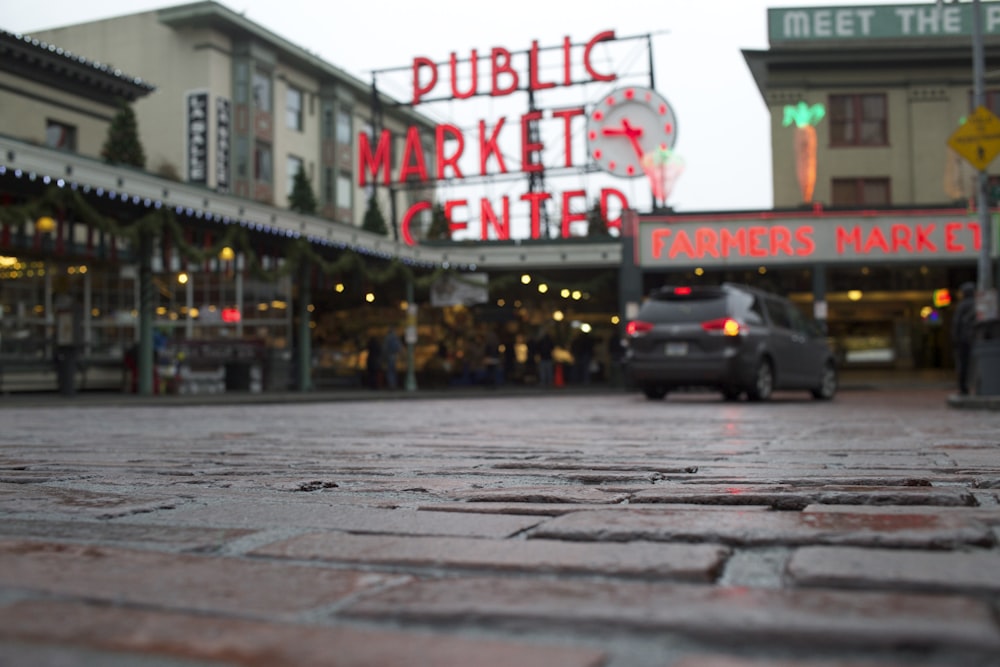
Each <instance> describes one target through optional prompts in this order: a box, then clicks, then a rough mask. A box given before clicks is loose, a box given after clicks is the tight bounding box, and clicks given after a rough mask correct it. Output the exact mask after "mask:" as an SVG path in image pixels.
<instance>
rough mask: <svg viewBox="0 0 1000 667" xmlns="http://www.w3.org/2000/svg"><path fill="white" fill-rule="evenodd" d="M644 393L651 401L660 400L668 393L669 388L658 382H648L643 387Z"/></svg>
mask: <svg viewBox="0 0 1000 667" xmlns="http://www.w3.org/2000/svg"><path fill="white" fill-rule="evenodd" d="M642 393H643V394H645V395H646V398H648V399H649V400H651V401H659V400H662V399H663V397H664V396H666V395H667V388H666V387H663V386H661V385H658V384H648V385H646V386H644V387H643V388H642Z"/></svg>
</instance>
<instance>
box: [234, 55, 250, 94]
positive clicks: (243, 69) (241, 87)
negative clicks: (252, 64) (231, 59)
mask: <svg viewBox="0 0 1000 667" xmlns="http://www.w3.org/2000/svg"><path fill="white" fill-rule="evenodd" d="M249 72H250V70H249V68H248V66H247V64H246V63H236V66H235V74H234V77H235V78H236V88H235V90H236V93H235V95H236V103H237V104H246V103H247V101H248V94H247V89H248V88H249V86H248V85H247V84H248V81H247V79H249Z"/></svg>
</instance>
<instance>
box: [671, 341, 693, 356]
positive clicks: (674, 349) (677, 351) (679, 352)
mask: <svg viewBox="0 0 1000 667" xmlns="http://www.w3.org/2000/svg"><path fill="white" fill-rule="evenodd" d="M687 353H688V344H687V343H667V356H668V357H682V356H684V355H685V354H687Z"/></svg>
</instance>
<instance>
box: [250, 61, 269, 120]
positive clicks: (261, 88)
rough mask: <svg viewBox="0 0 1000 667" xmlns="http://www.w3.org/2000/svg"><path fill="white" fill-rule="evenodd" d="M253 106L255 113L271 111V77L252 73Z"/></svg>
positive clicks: (258, 72) (256, 72)
mask: <svg viewBox="0 0 1000 667" xmlns="http://www.w3.org/2000/svg"><path fill="white" fill-rule="evenodd" d="M253 104H254V106H255V107H257V111H270V110H271V77H270V76H268V75H267V74H266V73H264V72H261V71H255V72H254V73H253Z"/></svg>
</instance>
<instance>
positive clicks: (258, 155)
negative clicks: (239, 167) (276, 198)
mask: <svg viewBox="0 0 1000 667" xmlns="http://www.w3.org/2000/svg"><path fill="white" fill-rule="evenodd" d="M253 177H254V180H256V181H257V182H258V183H270V182H271V147H270V146H265V145H263V144H257V146H256V147H255V148H254V150H253Z"/></svg>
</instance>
